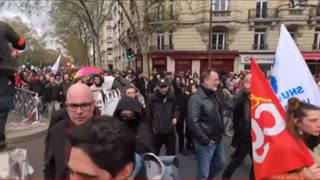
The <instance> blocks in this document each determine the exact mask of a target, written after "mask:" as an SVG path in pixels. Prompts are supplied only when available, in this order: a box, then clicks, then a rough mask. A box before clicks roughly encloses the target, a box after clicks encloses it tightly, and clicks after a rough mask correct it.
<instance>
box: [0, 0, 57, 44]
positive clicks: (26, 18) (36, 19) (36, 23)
mask: <svg viewBox="0 0 320 180" xmlns="http://www.w3.org/2000/svg"><path fill="white" fill-rule="evenodd" d="M0 1H1V0H0ZM11 2H13V1H11ZM47 12H48V9H43V10H42V11H41V12H39V13H38V14H37V13H34V14H32V15H27V14H25V13H22V12H21V11H20V10H19V9H18V8H16V6H14V5H11V6H10V7H9V8H8V7H6V8H4V9H1V11H0V17H7V18H10V19H11V18H13V19H15V18H16V17H17V16H18V17H20V19H21V20H22V21H23V22H24V23H26V24H27V25H29V26H30V27H31V28H32V29H34V30H35V31H36V32H37V33H39V35H43V34H45V33H48V32H52V31H54V27H53V26H52V24H51V22H50V17H49V15H48V13H47ZM47 40H48V41H49V42H50V41H53V39H52V38H49V39H47ZM48 47H50V48H53V49H55V47H56V44H55V43H49V44H48Z"/></svg>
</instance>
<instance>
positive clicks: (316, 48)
mask: <svg viewBox="0 0 320 180" xmlns="http://www.w3.org/2000/svg"><path fill="white" fill-rule="evenodd" d="M312 49H313V50H320V44H312Z"/></svg>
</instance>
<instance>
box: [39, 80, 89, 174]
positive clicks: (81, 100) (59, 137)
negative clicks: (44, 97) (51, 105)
mask: <svg viewBox="0 0 320 180" xmlns="http://www.w3.org/2000/svg"><path fill="white" fill-rule="evenodd" d="M94 109H95V106H94V100H93V95H92V93H91V90H90V88H89V87H88V86H87V85H85V84H81V83H77V84H74V85H72V86H71V87H70V88H69V89H68V92H67V97H66V110H67V114H66V115H65V120H62V121H60V122H58V123H57V124H55V125H54V126H53V127H52V128H51V129H49V131H48V136H47V142H46V147H45V163H44V166H45V167H44V177H45V179H66V178H67V177H68V170H67V166H66V162H67V161H68V159H69V155H70V149H71V146H70V142H69V138H68V136H69V133H70V128H71V127H73V126H78V125H81V124H83V123H85V122H86V121H87V120H88V119H90V118H91V117H92V116H93V114H94Z"/></svg>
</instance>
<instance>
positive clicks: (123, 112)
mask: <svg viewBox="0 0 320 180" xmlns="http://www.w3.org/2000/svg"><path fill="white" fill-rule="evenodd" d="M114 117H116V118H118V119H120V120H121V121H123V122H125V123H126V124H128V126H129V127H130V128H131V129H132V130H133V132H134V133H135V134H136V135H137V144H136V152H137V153H138V154H140V155H142V154H145V153H149V152H153V144H152V133H151V128H150V126H148V124H147V123H145V121H144V120H143V116H142V107H141V105H140V103H139V102H138V100H136V99H134V98H132V97H128V96H125V97H123V98H121V100H120V101H119V103H118V105H117V107H116V110H115V112H114Z"/></svg>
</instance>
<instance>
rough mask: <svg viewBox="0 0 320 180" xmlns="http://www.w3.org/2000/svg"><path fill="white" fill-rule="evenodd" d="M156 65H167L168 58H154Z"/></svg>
mask: <svg viewBox="0 0 320 180" xmlns="http://www.w3.org/2000/svg"><path fill="white" fill-rule="evenodd" d="M153 64H154V65H158V66H159V65H166V60H165V59H154V60H153Z"/></svg>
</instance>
